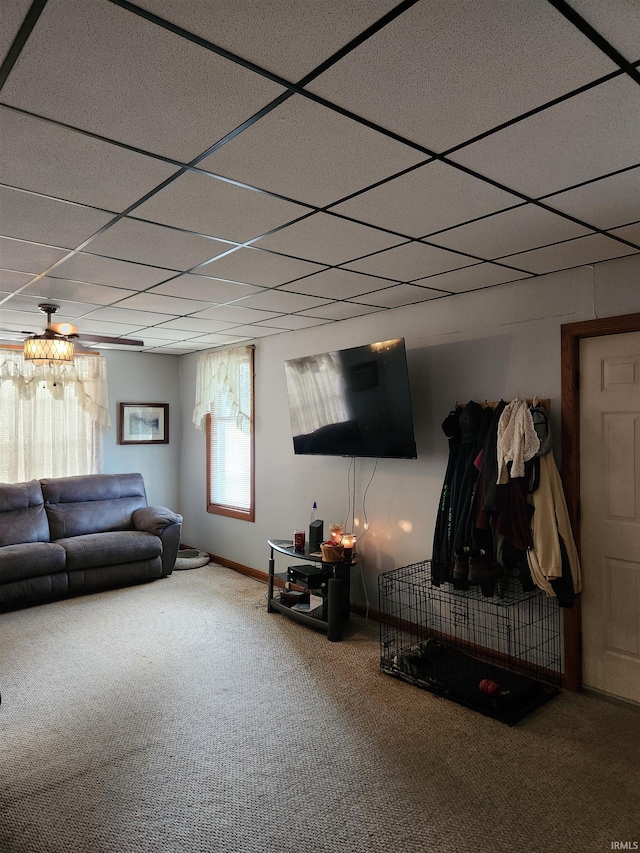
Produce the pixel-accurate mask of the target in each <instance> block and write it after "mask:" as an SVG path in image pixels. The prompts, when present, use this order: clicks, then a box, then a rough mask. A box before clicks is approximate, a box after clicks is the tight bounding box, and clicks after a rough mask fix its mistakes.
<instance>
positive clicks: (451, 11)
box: [309, 0, 615, 151]
mask: <svg viewBox="0 0 640 853" xmlns="http://www.w3.org/2000/svg"><path fill="white" fill-rule="evenodd" d="M559 58H561V61H559ZM614 68H615V66H614V65H613V63H612V62H611V61H610V60H609V59H607V58H606V57H605V56H604V55H603V54H602V53H600V51H598V50H597V49H596V48H595V47H594V46H593V45H592V44H590V43H589V42H588V41H587V40H586V39H585V38H584V37H583V36H582V35H581V34H580V33H579V32H577V31H576V30H574V29H573V28H572V27H571V26H570V24H569V23H568V22H567V21H566V20H565V19H564V18H563V17H562V16H560V15H559V14H558V13H557V12H556V11H555V10H554V9H553V8H552V7H551V6H549V5H547V4H545V3H542V2H535V3H531V2H527V3H513V2H512V0H483V2H482V3H478V2H477V0H457V2H443V0H425V2H422V3H417V4H416V5H415V6H413V7H412V8H411V9H409V10H408V11H407V12H405V14H404V15H402V16H401V17H400V18H399V19H398V20H397V21H394V22H393V23H391V24H389V26H388V27H386V28H385V29H384V30H382V31H381V32H380V33H379V34H377V35H375V36H373V37H372V38H371V39H370V40H369V41H368V42H366V43H365V44H364V45H362V46H361V47H359V48H357V49H356V50H354V51H353V53H351V54H350V55H349V56H347V57H346V58H345V59H343V60H342V61H341V62H339V63H338V64H337V65H335V66H334V67H333V68H331V69H330V70H329V71H327V72H326V73H325V74H323V75H321V76H320V77H319V78H318V80H317V81H315V82H314V83H312V84H311V85H310V87H309V88H310V89H311V90H312V91H314V92H317V93H318V94H320V95H323V96H324V97H326V98H329V100H331V101H333V102H335V103H337V104H339V105H340V106H343V107H346V108H347V109H350V110H353V111H354V112H356V113H358V114H359V115H362V116H364V117H365V118H368V119H370V120H372V121H375V122H377V123H378V124H381V125H382V126H383V127H386V128H388V129H390V130H394V131H396V132H398V133H401V134H403V135H404V136H406V137H408V138H409V139H412V140H413V141H415V142H419V143H421V144H422V145H425V146H427V147H428V148H430V149H432V150H435V151H443V150H444V149H447V148H449V147H451V146H454V145H457V144H459V143H460V142H463V141H464V140H466V139H468V138H470V137H472V136H475V135H476V134H479V133H483V132H484V131H487V130H489V129H490V128H491V127H493V126H495V125H497V124H500V123H502V122H505V121H508V120H509V119H512V118H514V117H515V116H517V115H519V114H520V113H523V112H525V111H526V110H530V109H532V108H533V107H537V106H539V105H540V104H543V103H545V102H547V101H549V100H551V99H552V98H556V97H558V96H559V95H563V94H565V93H566V92H568V91H570V90H571V89H574V88H576V87H578V86H581V85H583V84H584V83H587V82H589V81H590V80H591V79H593V78H595V77H598V76H600V75H603V74H607V73H608V72H610V71H613V70H614ZM453 105H455V106H453ZM452 106H453V108H452ZM425 119H426V120H425Z"/></svg>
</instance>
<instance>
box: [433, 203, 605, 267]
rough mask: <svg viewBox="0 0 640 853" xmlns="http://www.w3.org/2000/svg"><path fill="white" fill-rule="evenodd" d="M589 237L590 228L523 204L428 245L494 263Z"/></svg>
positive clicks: (446, 233) (437, 237)
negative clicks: (555, 244) (512, 255)
mask: <svg viewBox="0 0 640 853" xmlns="http://www.w3.org/2000/svg"><path fill="white" fill-rule="evenodd" d="M549 204H551V202H549ZM589 233H590V232H589V230H588V229H587V228H583V227H582V226H581V225H576V223H575V222H571V220H569V219H565V218H564V217H562V216H557V215H556V214H554V213H549V212H548V211H547V210H544V208H542V207H538V205H535V204H524V205H521V206H520V207H516V208H513V209H512V210H507V211H505V212H504V213H496V214H494V215H493V216H486V217H484V218H483V219H478V220H476V221H475V222H470V223H468V224H467V225H461V226H460V227H459V228H452V229H451V230H449V231H443V232H442V233H441V234H434V235H433V236H432V237H430V238H429V242H431V243H437V244H438V246H444V247H445V248H447V249H458V250H460V251H464V252H469V253H470V254H472V255H477V256H478V257H479V258H487V259H489V260H491V259H493V258H500V257H502V255H508V254H513V253H514V252H524V251H525V250H527V249H535V248H537V247H538V246H546V245H547V244H548V243H557V242H558V241H559V240H569V239H571V237H580V236H582V235H586V234H589Z"/></svg>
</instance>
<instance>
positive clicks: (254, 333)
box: [233, 326, 282, 339]
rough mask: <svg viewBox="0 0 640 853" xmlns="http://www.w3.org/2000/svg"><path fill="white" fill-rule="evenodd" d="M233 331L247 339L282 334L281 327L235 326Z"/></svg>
mask: <svg viewBox="0 0 640 853" xmlns="http://www.w3.org/2000/svg"><path fill="white" fill-rule="evenodd" d="M233 331H234V332H236V333H237V334H238V335H244V336H246V337H247V338H249V339H251V338H268V337H269V336H270V335H280V334H282V329H267V328H265V327H264V326H236V327H235V328H234V329H233Z"/></svg>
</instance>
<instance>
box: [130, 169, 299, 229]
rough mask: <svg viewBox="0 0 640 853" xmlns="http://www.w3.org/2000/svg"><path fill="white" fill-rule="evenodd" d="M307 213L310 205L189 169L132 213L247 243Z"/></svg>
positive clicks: (155, 220)
mask: <svg viewBox="0 0 640 853" xmlns="http://www.w3.org/2000/svg"><path fill="white" fill-rule="evenodd" d="M306 212H307V209H306V208H304V207H300V206H299V205H297V204H291V202H288V201H283V200H282V199H280V198H274V197H273V196H269V195H266V194H265V193H260V192H256V191H254V190H250V189H246V188H245V187H239V186H236V185H235V184H231V183H228V182H227V181H221V180H218V179H217V178H212V177H211V176H210V175H204V174H197V173H196V172H187V173H186V174H184V175H182V176H181V177H180V178H178V179H177V180H175V181H173V182H172V183H170V184H169V185H168V186H167V187H165V188H164V189H163V190H160V192H159V193H156V195H154V196H152V198H150V199H149V200H148V201H146V202H145V203H144V204H141V205H140V207H138V208H136V210H135V211H134V212H133V214H132V215H133V216H136V217H141V218H142V219H151V220H153V221H154V222H160V223H164V224H167V225H175V226H177V227H178V228H184V229H186V230H187V231H195V232H197V233H199V234H206V235H210V236H211V237H218V238H221V239H223V240H232V241H234V242H237V243H243V242H245V241H246V240H251V239H252V238H254V237H259V236H260V235H261V234H265V233H266V232H267V231H270V230H271V229H272V228H277V227H278V226H279V225H283V224H284V223H285V222H290V221H291V220H292V219H296V218H297V217H298V216H301V215H302V214H304V213H306Z"/></svg>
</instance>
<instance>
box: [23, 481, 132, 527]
mask: <svg viewBox="0 0 640 853" xmlns="http://www.w3.org/2000/svg"><path fill="white" fill-rule="evenodd" d="M40 484H41V486H42V494H43V497H44V502H45V509H46V512H47V516H48V518H49V527H50V534H51V539H52V540H58V539H65V538H67V537H69V536H82V535H84V534H85V533H105V532H108V531H112V530H132V529H133V521H132V518H131V516H132V513H133V512H134V510H136V509H140V508H141V507H145V506H146V505H147V496H146V493H145V490H144V481H143V479H142V475H141V474H88V475H86V476H80V477H58V478H55V479H53V478H50V479H44V480H41V481H40Z"/></svg>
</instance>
